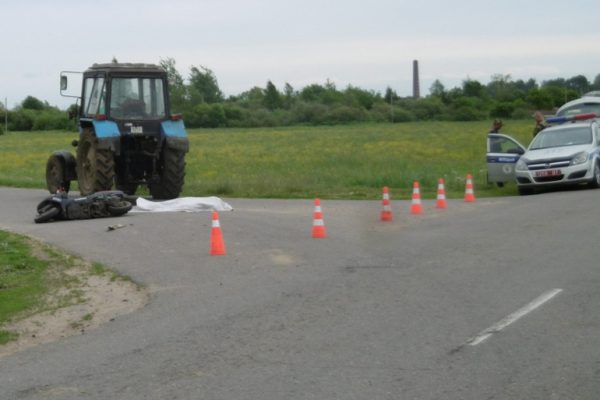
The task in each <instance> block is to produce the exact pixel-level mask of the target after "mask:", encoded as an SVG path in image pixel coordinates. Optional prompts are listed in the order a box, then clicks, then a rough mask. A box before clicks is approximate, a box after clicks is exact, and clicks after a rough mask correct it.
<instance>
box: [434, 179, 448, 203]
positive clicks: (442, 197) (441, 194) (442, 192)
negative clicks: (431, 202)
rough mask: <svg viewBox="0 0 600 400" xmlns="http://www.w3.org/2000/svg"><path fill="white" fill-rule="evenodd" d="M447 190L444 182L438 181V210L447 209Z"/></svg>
mask: <svg viewBox="0 0 600 400" xmlns="http://www.w3.org/2000/svg"><path fill="white" fill-rule="evenodd" d="M446 206H447V204H446V189H445V188H444V180H443V179H442V178H440V179H438V190H437V201H436V205H435V207H436V208H446Z"/></svg>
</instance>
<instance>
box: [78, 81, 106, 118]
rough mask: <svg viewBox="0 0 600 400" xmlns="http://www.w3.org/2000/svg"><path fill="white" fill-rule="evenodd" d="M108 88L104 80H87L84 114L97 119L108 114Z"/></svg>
mask: <svg viewBox="0 0 600 400" xmlns="http://www.w3.org/2000/svg"><path fill="white" fill-rule="evenodd" d="M105 102H106V87H105V85H104V78H87V79H86V80H85V88H84V99H83V107H84V108H83V110H84V112H83V114H84V115H85V116H86V117H95V116H96V114H104V113H105V112H106V105H105V104H106V103H105Z"/></svg>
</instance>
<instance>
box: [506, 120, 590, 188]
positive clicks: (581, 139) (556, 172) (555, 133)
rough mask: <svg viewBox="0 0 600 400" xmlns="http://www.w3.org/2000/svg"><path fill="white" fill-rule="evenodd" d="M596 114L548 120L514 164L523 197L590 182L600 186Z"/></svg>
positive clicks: (518, 185)
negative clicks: (546, 124) (554, 187)
mask: <svg viewBox="0 0 600 400" xmlns="http://www.w3.org/2000/svg"><path fill="white" fill-rule="evenodd" d="M596 118H597V115H596V114H595V113H587V114H578V115H574V116H562V117H555V118H549V119H548V120H547V122H548V123H558V124H560V125H556V126H551V127H548V128H546V129H544V130H543V131H541V132H540V133H538V134H537V135H536V137H535V138H534V139H533V141H532V142H531V144H530V145H529V147H528V148H527V151H526V152H525V153H524V154H523V155H522V156H520V157H519V159H518V160H517V162H516V163H515V178H516V182H517V187H518V190H519V193H520V194H530V193H533V192H534V191H535V190H536V189H538V188H544V187H549V186H556V185H571V184H581V183H587V184H589V185H590V186H593V187H599V186H600V132H599V131H598V120H597V119H596Z"/></svg>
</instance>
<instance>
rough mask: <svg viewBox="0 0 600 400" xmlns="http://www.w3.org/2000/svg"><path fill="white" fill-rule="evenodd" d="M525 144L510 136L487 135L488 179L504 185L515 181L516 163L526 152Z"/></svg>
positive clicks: (499, 134)
mask: <svg viewBox="0 0 600 400" xmlns="http://www.w3.org/2000/svg"><path fill="white" fill-rule="evenodd" d="M525 150H526V148H525V146H523V145H522V144H521V143H519V142H517V141H516V140H515V139H513V138H511V137H510V136H507V135H503V134H501V133H489V134H488V136H487V154H486V159H487V180H488V183H496V184H498V186H503V185H504V183H505V182H514V181H515V164H516V163H517V161H519V158H520V157H521V155H523V154H525Z"/></svg>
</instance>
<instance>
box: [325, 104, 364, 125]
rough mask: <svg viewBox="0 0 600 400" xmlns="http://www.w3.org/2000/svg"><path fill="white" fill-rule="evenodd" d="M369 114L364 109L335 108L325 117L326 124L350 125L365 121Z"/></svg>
mask: <svg viewBox="0 0 600 400" xmlns="http://www.w3.org/2000/svg"><path fill="white" fill-rule="evenodd" d="M366 117H367V113H366V111H365V109H364V108H362V107H349V106H335V107H331V109H330V110H329V112H328V113H327V114H326V115H325V120H324V123H326V124H348V123H351V122H359V121H365V120H366Z"/></svg>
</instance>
